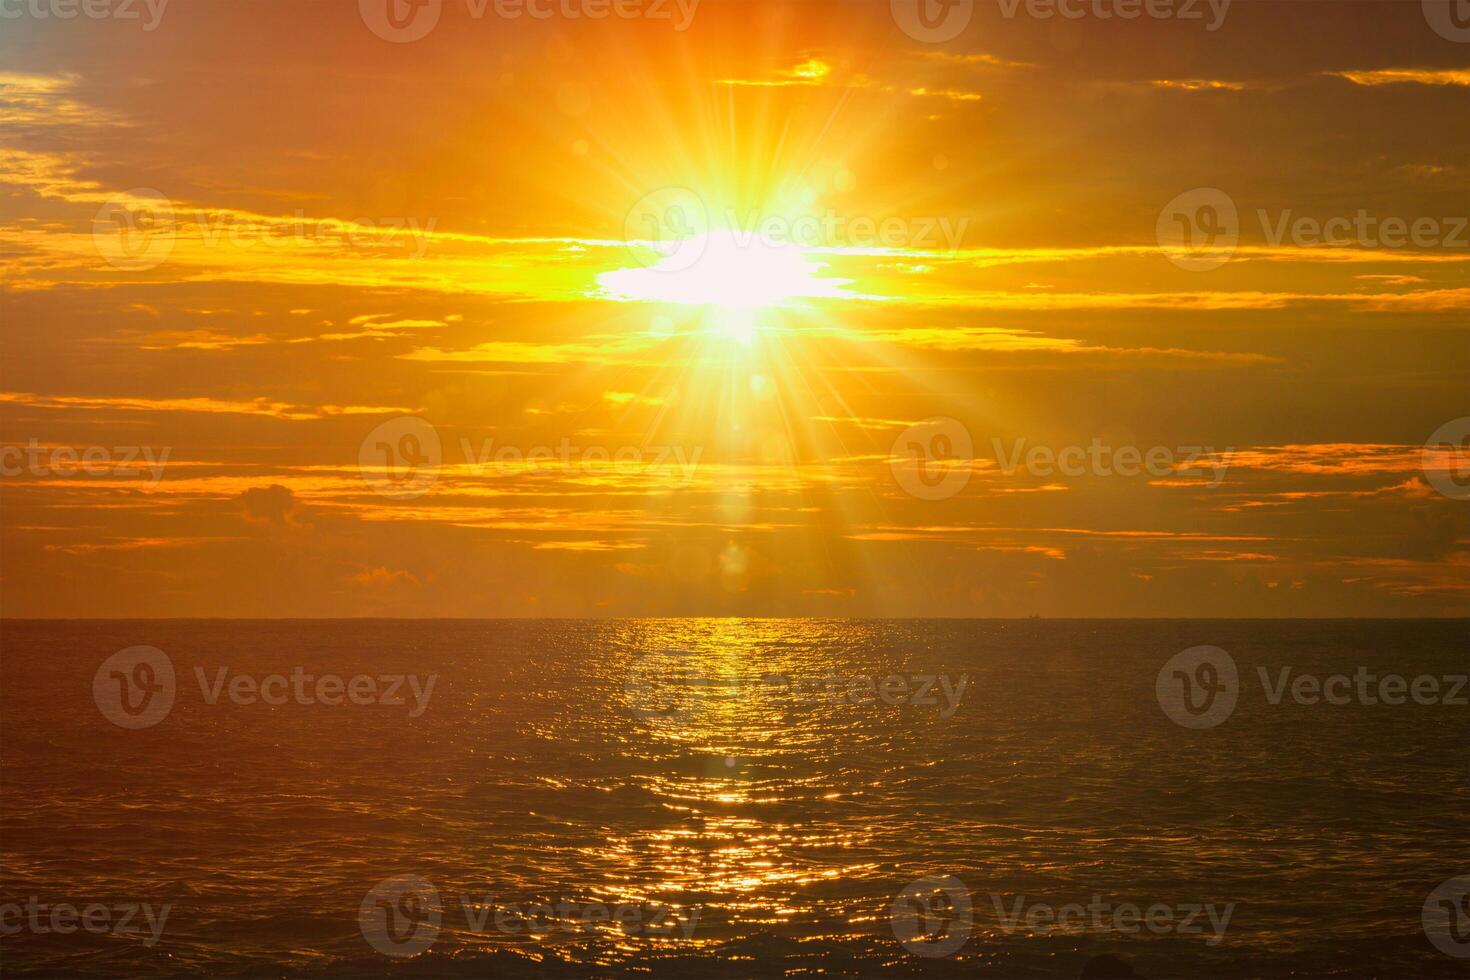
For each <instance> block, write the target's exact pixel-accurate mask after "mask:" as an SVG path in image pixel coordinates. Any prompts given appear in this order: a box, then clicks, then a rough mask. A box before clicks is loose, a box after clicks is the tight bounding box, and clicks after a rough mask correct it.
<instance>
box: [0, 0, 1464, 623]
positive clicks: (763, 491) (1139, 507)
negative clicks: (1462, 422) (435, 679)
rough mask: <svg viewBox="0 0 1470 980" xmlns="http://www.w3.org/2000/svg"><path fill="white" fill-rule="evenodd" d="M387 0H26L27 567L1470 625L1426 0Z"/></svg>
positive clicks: (355, 598)
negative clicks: (933, 30) (1146, 2)
mask: <svg viewBox="0 0 1470 980" xmlns="http://www.w3.org/2000/svg"><path fill="white" fill-rule="evenodd" d="M387 2H388V0H362V3H361V4H359V3H357V2H349V0H322V2H305V3H287V2H253V3H248V4H234V3H218V2H209V0H170V2H167V3H163V4H161V5H160V4H158V3H155V4H154V5H153V6H149V5H147V4H144V3H142V0H137V2H136V3H134V4H132V5H131V6H132V7H133V8H135V9H136V11H137V12H138V14H139V16H138V17H137V18H129V17H124V16H120V15H115V16H94V17H89V16H82V15H79V16H77V17H75V18H72V19H60V18H58V17H56V16H50V15H48V16H38V13H37V11H38V10H39V11H40V13H45V14H50V13H52V12H54V9H55V4H56V0H44V2H43V0H24V2H23V3H22V2H18V0H5V2H0V15H3V18H4V19H0V258H3V261H0V338H3V341H0V342H3V345H4V346H3V357H0V445H3V447H5V456H4V458H3V460H0V462H3V464H4V467H3V476H0V576H3V593H0V612H3V613H4V614H5V615H8V616H117V617H124V616H191V615H207V616H357V615H367V616H373V615H379V616H553V615H566V616H586V615H706V614H711V615H725V614H729V615H833V616H837V615H882V616H888V615H914V616H923V615H953V616H1024V615H1029V614H1033V613H1040V614H1043V615H1049V616H1067V615H1072V616H1210V615H1218V616H1351V615H1395V616H1397V615H1403V616H1438V615H1467V614H1470V547H1467V541H1470V530H1467V528H1470V522H1467V516H1466V515H1467V509H1470V504H1467V503H1466V501H1465V499H1464V498H1465V490H1464V483H1465V480H1464V477H1463V476H1462V475H1461V472H1462V471H1464V470H1465V464H1464V461H1463V460H1462V459H1457V458H1455V455H1454V453H1453V452H1452V451H1450V450H1448V449H1446V450H1443V451H1434V450H1431V451H1430V452H1429V453H1428V454H1426V453H1425V451H1424V446H1425V444H1426V442H1427V441H1430V440H1431V439H1432V438H1434V439H1435V441H1436V443H1437V442H1438V441H1439V440H1440V438H1441V437H1442V438H1443V439H1445V440H1448V441H1454V440H1458V439H1462V438H1464V437H1465V436H1466V435H1467V434H1470V423H1467V426H1466V430H1465V431H1462V430H1461V429H1457V428H1455V427H1454V425H1453V423H1454V422H1455V420H1457V419H1463V418H1464V417H1465V416H1466V415H1467V414H1470V401H1467V398H1466V391H1467V384H1466V372H1467V365H1470V340H1467V337H1470V334H1467V327H1470V315H1467V310H1470V241H1467V239H1470V228H1467V227H1466V225H1467V221H1466V215H1467V214H1470V164H1467V161H1470V127H1466V126H1465V125H1464V120H1465V119H1466V118H1470V112H1467V110H1470V37H1465V38H1461V37H1460V36H1459V35H1458V34H1456V33H1455V22H1454V21H1452V20H1450V21H1443V22H1440V21H1437V20H1436V18H1437V17H1438V16H1439V15H1438V13H1436V12H1435V10H1434V9H1432V8H1433V4H1432V3H1431V4H1430V5H1429V8H1424V7H1421V4H1420V3H1418V2H1412V3H1409V2H1403V3H1374V2H1348V3H1336V2H1310V3H1295V2H1292V3H1286V2H1283V3H1268V2H1251V3H1246V2H1241V0H1236V2H1235V3H1232V4H1223V0H1221V2H1217V3H1216V4H1215V5H1213V6H1211V5H1210V4H1209V3H1206V2H1203V0H1201V2H1199V3H1198V4H1191V8H1194V7H1197V8H1198V10H1199V11H1200V12H1201V17H1200V18H1198V19H1196V18H1189V17H1181V16H1179V15H1178V14H1179V13H1180V10H1181V8H1183V0H1179V2H1178V3H1175V4H1173V5H1172V8H1170V7H1169V5H1165V6H1164V7H1163V8H1160V9H1174V11H1175V14H1174V15H1172V16H1169V17H1163V18H1153V17H1148V16H1139V17H1135V18H1125V17H1122V16H1103V15H1104V14H1110V13H1116V12H1117V10H1120V9H1123V10H1126V9H1128V4H1127V0H1122V4H1121V7H1120V6H1119V5H1118V3H1117V2H1115V0H1096V2H1095V3H1094V2H1093V0H1088V3H1087V4H1081V3H1075V4H1073V5H1071V6H1069V7H1068V8H1067V9H1068V11H1070V12H1071V13H1074V14H1077V16H1075V17H1074V16H1066V15H1064V14H1062V13H1057V14H1055V15H1053V16H1044V13H1045V11H1046V10H1049V9H1051V8H1049V7H1046V6H1045V5H1043V6H1041V7H1039V8H1036V9H1035V10H1028V6H1027V4H1025V3H1020V4H1019V5H1013V4H1011V3H1010V2H1009V0H1006V2H1001V0H976V2H975V3H974V4H973V5H972V7H973V9H969V8H967V7H966V6H965V5H964V4H960V5H958V6H956V7H954V8H952V9H950V8H943V7H931V8H929V13H931V14H934V15H935V16H939V15H941V14H943V15H944V16H961V17H963V18H964V19H963V21H953V20H949V21H944V23H945V24H948V25H951V26H957V27H958V33H956V34H955V36H953V37H952V38H950V39H948V40H935V39H933V38H931V37H925V36H923V35H924V33H925V31H924V30H923V29H917V28H915V27H914V24H915V23H916V22H915V21H914V20H912V18H911V16H910V15H911V14H912V13H913V11H912V10H910V9H909V7H911V6H912V4H913V3H914V2H915V0H895V3H894V5H892V6H893V9H890V4H889V3H887V2H886V0H885V2H873V3H858V2H853V0H845V2H840V3H836V2H834V3H826V2H815V0H814V2H802V3H785V4H781V3H775V2H744V0H700V2H698V3H695V2H694V0H685V2H684V3H683V4H682V5H681V4H680V3H676V2H675V0H622V4H621V6H614V5H613V4H612V3H611V2H610V0H609V2H606V3H601V4H599V2H598V0H555V3H552V2H550V0H542V3H543V5H542V6H538V7H537V8H536V9H537V10H539V11H541V12H544V13H549V16H547V17H545V18H536V17H531V16H529V15H524V16H520V17H514V18H512V17H508V16H503V15H502V14H503V13H506V12H512V11H514V10H516V9H519V8H518V7H517V6H516V5H515V4H510V5H509V6H506V5H505V0H502V5H501V7H500V8H499V9H500V11H501V12H500V13H497V9H498V8H497V5H496V4H495V3H493V2H492V3H490V4H489V5H488V6H486V5H483V4H480V3H477V2H471V0H438V3H437V4H436V3H433V2H431V3H430V4H428V5H427V6H425V7H423V8H415V7H408V6H399V7H397V8H396V9H397V12H398V14H399V15H400V16H399V19H398V21H396V23H399V24H405V23H406V24H409V25H410V26H409V28H407V29H406V30H408V32H409V33H414V32H415V30H414V21H413V17H414V16H430V15H433V14H435V13H437V20H436V21H434V22H433V23H432V25H430V24H429V22H428V21H418V22H417V27H418V28H421V29H422V33H423V36H422V37H419V38H417V39H415V40H403V39H401V38H400V39H399V40H389V39H385V37H384V36H380V35H385V34H386V35H388V36H392V35H393V34H394V31H395V30H396V29H395V28H393V27H392V26H391V24H390V22H388V21H385V20H382V19H381V18H380V15H382V14H383V12H384V10H385V9H386V7H385V4H386V3H387ZM394 2H395V3H398V2H400V0H394ZM98 3H102V0H98ZM119 3H120V0H112V7H107V5H106V4H103V5H102V7H99V8H98V9H104V10H113V12H114V13H116V10H114V8H117V7H118V6H119ZM37 4H39V7H38V6H37ZM905 4H908V5H909V6H905ZM619 10H621V11H623V12H624V13H626V14H629V16H618V15H617V13H616V11H619ZM599 11H601V12H607V13H608V15H607V16H604V17H598V16H596V13H597V12H599ZM946 11H948V12H947V13H946ZM570 13H577V14H578V16H576V17H573V16H569V14H570ZM12 14H15V16H11V15H12ZM1038 14H1043V15H1038ZM405 18H406V19H405ZM930 20H931V22H933V20H934V18H933V17H931V19H930ZM941 20H943V18H941ZM1446 24H1448V26H1445V25H1446ZM904 26H907V27H909V31H908V32H906V31H905V30H904ZM400 34H401V32H400ZM914 34H918V35H920V36H917V37H916V36H913V35H914ZM1181 235H1182V236H1186V237H1184V238H1181V237H1180V236H1181ZM1324 237H1325V238H1330V239H1333V240H1334V241H1333V242H1331V243H1328V242H1324V241H1323V239H1324ZM1447 424H1449V428H1447V429H1446V428H1443V427H1445V426H1446V425H1447ZM436 444H437V447H436ZM89 450H90V452H91V455H90V456H88V455H87V453H88V452H89ZM916 455H917V457H919V458H915V457H916ZM410 462H412V463H413V464H414V465H413V468H412V471H411V472H410V471H409V468H408V463H410ZM390 463H391V464H393V465H392V467H391V468H388V467H387V465H386V464H390ZM150 466H152V467H153V468H152V469H150ZM1120 470H1121V471H1122V472H1119V471H1120Z"/></svg>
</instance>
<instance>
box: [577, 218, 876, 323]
mask: <svg viewBox="0 0 1470 980" xmlns="http://www.w3.org/2000/svg"><path fill="white" fill-rule="evenodd" d="M659 252H660V255H661V257H660V258H659V259H658V261H656V262H654V263H653V264H652V265H649V266H647V267H645V268H637V269H617V270H615V271H612V272H604V273H603V274H602V275H600V276H598V277H597V284H598V286H599V288H600V295H602V296H603V297H604V298H607V299H615V300H624V301H638V300H643V301H652V302H662V303H681V304H685V305H689V306H713V307H719V308H722V309H727V310H746V311H749V310H756V309H762V308H765V307H773V306H783V305H786V304H787V303H789V302H790V301H792V300H794V299H801V298H837V297H848V298H851V294H850V293H848V292H847V291H846V290H845V289H844V287H845V286H846V285H848V283H850V282H851V280H850V279H837V278H833V277H828V276H822V275H820V273H821V271H822V269H824V268H826V263H824V262H820V261H818V260H817V259H816V258H814V257H813V255H812V254H811V250H810V249H806V248H803V247H801V246H799V245H793V244H789V243H785V242H777V241H773V240H771V239H769V238H763V237H762V236H760V235H758V234H755V233H754V232H748V233H747V232H740V231H712V232H709V233H708V234H704V235H699V236H696V237H692V238H687V239H684V240H682V241H678V242H673V243H669V244H668V245H666V246H664V247H662V248H660V250H659Z"/></svg>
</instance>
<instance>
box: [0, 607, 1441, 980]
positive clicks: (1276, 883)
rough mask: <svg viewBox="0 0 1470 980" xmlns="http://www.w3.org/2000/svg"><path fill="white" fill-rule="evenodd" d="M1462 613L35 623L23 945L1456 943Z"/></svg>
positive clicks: (775, 965)
mask: <svg viewBox="0 0 1470 980" xmlns="http://www.w3.org/2000/svg"><path fill="white" fill-rule="evenodd" d="M1467 640H1470V623H1467V622H1466V621H1463V620H1434V621H1385V620H1351V621H1348V620H1342V621H1306V620H1291V621H1262V620H1254V621H1253V620H1197V621H1185V620H1146V621H1140V620H1131V621H1130V620H1085V621H1084V620H1036V619H1033V620H1004V621H1002V620H881V621H878V620H873V621H858V620H769V619H757V620H740V619H680V620H607V621H564V620H557V621H535V620H512V621H506V620H498V621H490V620H485V621H443V620H414V621H406V620H392V621H389V620H383V621H371V620H344V621H222V620H168V621H162V620H150V621H143V620H138V621H6V622H4V623H3V624H0V709H3V710H0V734H3V745H4V749H3V755H0V786H3V810H0V855H3V869H0V972H3V973H4V975H5V976H7V977H31V976H47V977H52V976H67V977H116V976H129V975H148V976H159V977H170V976H190V975H211V976H255V977H266V976H272V977H274V976H288V977H298V976H300V977H344V976H405V977H414V976H445V977H455V976H466V977H468V976H494V977H499V976H505V977H563V976H565V977H584V976H587V977H590V976H599V977H600V976H608V977H654V978H658V977H694V976H700V977H811V976H823V977H867V976H895V977H907V976H924V977H1058V978H1066V977H1079V976H1084V975H1088V976H1127V975H1137V976H1142V977H1154V978H1158V977H1407V976H1415V977H1465V976H1470V897H1467V892H1470V833H1467V831H1470V753H1467V751H1466V749H1467V738H1470V724H1467V722H1470V708H1467V707H1466V706H1465V704H1466V700H1465V699H1466V695H1467V691H1466V690H1465V689H1464V679H1463V678H1464V675H1465V674H1466V672H1467V670H1470V657H1467V656H1466V650H1467ZM1457 678H1458V681H1457Z"/></svg>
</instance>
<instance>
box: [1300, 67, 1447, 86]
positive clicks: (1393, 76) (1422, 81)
mask: <svg viewBox="0 0 1470 980" xmlns="http://www.w3.org/2000/svg"><path fill="white" fill-rule="evenodd" d="M1326 74H1328V75H1335V76H1337V77H1338V78H1346V79H1347V80H1348V81H1350V82H1352V83H1353V84H1354V85H1367V86H1377V85H1470V68H1375V69H1372V70H1368V71H1330V72H1327V73H1326Z"/></svg>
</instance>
